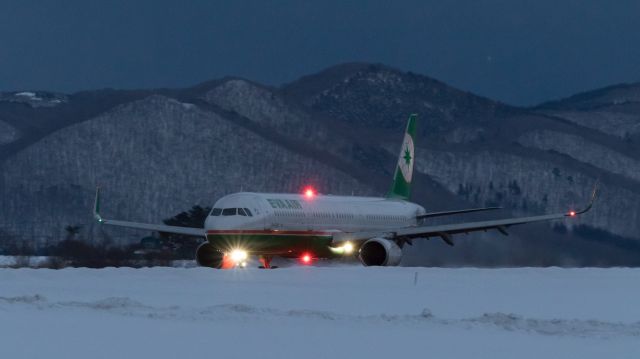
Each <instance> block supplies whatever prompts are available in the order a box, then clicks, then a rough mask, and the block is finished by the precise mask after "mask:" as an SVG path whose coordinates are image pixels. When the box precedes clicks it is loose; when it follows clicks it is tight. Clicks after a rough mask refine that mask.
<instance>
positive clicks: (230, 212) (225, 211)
mask: <svg viewBox="0 0 640 359" xmlns="http://www.w3.org/2000/svg"><path fill="white" fill-rule="evenodd" d="M236 209H237V208H225V209H223V210H222V215H223V216H235V215H236Z"/></svg>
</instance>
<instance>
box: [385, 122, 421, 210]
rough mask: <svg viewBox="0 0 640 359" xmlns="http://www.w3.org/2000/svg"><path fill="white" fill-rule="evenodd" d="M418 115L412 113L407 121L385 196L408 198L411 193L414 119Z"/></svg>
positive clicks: (414, 136) (414, 133)
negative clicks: (391, 180) (391, 179)
mask: <svg viewBox="0 0 640 359" xmlns="http://www.w3.org/2000/svg"><path fill="white" fill-rule="evenodd" d="M417 117H418V115H417V114H412V115H410V116H409V122H407V129H406V131H405V133H404V139H403V141H402V147H401V149H400V156H398V165H397V167H396V172H395V174H394V175H393V184H392V185H391V191H389V194H388V196H387V197H390V198H399V199H409V194H410V193H411V179H412V178H413V163H414V157H415V156H414V153H415V150H414V143H415V142H414V140H415V138H416V119H417Z"/></svg>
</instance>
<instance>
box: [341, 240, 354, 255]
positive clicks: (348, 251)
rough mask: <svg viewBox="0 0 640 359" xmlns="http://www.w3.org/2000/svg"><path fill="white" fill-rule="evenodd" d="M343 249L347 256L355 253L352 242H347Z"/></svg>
mask: <svg viewBox="0 0 640 359" xmlns="http://www.w3.org/2000/svg"><path fill="white" fill-rule="evenodd" d="M342 249H343V250H344V253H345V254H351V253H353V244H351V242H347V243H345V244H344V245H343V246H342Z"/></svg>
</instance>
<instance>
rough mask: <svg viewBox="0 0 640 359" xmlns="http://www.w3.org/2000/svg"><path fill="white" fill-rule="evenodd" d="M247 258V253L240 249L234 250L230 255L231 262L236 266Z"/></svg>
mask: <svg viewBox="0 0 640 359" xmlns="http://www.w3.org/2000/svg"><path fill="white" fill-rule="evenodd" d="M248 256H249V255H248V254H247V252H246V251H243V250H241V249H234V250H233V251H231V254H230V257H231V260H232V261H233V262H234V263H236V264H239V263H242V262H244V261H246V260H247V257H248Z"/></svg>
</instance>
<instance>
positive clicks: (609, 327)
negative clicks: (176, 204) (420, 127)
mask: <svg viewBox="0 0 640 359" xmlns="http://www.w3.org/2000/svg"><path fill="white" fill-rule="evenodd" d="M416 273H417V275H416ZM639 284H640V270H638V269H559V268H551V269H471V268H469V269H433V268H362V267H354V266H342V267H291V268H281V269H276V270H258V269H243V270H228V271H217V270H207V269H202V268H189V269H186V268H148V269H99V270H92V269H63V270H57V271H56V270H44V269H38V270H35V269H0V358H65V359H67V358H154V359H158V358H200V357H210V358H216V357H224V358H251V357H261V358H347V357H348V358H536V359H539V358H638V357H639V355H640V305H639V303H640V287H639Z"/></svg>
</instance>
